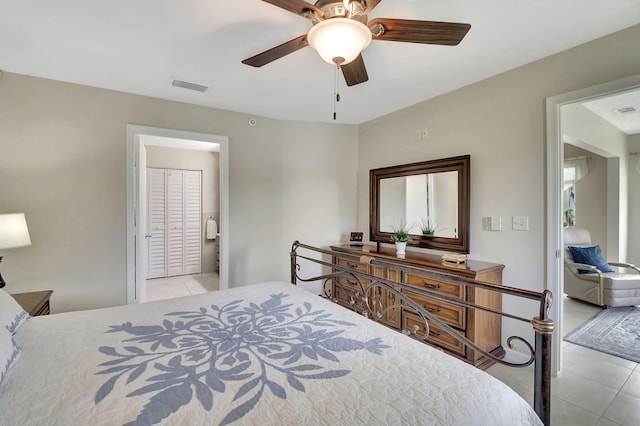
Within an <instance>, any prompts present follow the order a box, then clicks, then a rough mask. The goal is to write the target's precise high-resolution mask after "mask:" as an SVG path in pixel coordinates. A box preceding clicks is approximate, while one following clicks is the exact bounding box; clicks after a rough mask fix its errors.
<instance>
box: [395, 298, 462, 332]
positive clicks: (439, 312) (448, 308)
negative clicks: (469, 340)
mask: <svg viewBox="0 0 640 426" xmlns="http://www.w3.org/2000/svg"><path fill="white" fill-rule="evenodd" d="M403 293H404V294H405V295H406V296H407V297H408V298H409V299H411V301H412V302H413V303H415V304H416V305H418V306H419V307H421V308H422V309H425V310H426V311H427V312H429V313H431V314H433V315H434V316H437V317H438V318H440V319H442V321H443V322H445V323H447V324H449V325H451V326H453V327H457V328H460V329H462V330H465V329H466V327H467V315H466V312H467V310H466V308H465V307H464V306H457V305H454V304H452V303H447V302H443V301H441V300H435V299H433V298H431V297H428V296H423V295H421V294H417V293H414V292H411V291H406V290H405V291H403ZM408 312H413V311H412V310H411V309H409V310H408Z"/></svg>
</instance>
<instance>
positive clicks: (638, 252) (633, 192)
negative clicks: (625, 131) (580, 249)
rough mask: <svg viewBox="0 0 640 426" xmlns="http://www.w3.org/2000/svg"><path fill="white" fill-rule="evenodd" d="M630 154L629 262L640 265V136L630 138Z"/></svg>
mask: <svg viewBox="0 0 640 426" xmlns="http://www.w3.org/2000/svg"><path fill="white" fill-rule="evenodd" d="M628 141H629V152H632V153H634V154H633V155H630V156H629V167H628V170H629V252H628V255H627V261H628V262H630V263H633V264H634V265H640V134H637V135H631V136H629V137H628Z"/></svg>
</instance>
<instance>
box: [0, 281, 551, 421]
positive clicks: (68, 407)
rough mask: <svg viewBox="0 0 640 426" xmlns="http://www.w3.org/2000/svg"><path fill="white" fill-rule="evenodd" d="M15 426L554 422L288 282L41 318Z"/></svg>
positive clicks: (4, 389) (11, 393)
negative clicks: (545, 420)
mask: <svg viewBox="0 0 640 426" xmlns="http://www.w3.org/2000/svg"><path fill="white" fill-rule="evenodd" d="M15 337H16V342H17V343H18V345H19V346H20V347H21V348H22V350H23V352H22V357H21V359H20V360H19V361H18V363H17V365H16V366H15V367H14V368H13V369H11V370H10V371H9V373H8V374H7V376H6V377H5V380H4V382H3V383H2V384H1V385H0V424H2V425H20V426H24V425H61V426H63V425H64V426H68V425H124V424H137V425H147V424H167V425H204V424H224V423H231V424H260V425H263V424H277V425H282V424H287V425H309V424H327V425H338V424H342V425H355V424H367V425H372V424H379V425H399V424H423V425H508V426H513V425H529V424H535V425H539V424H541V423H540V421H539V419H538V418H537V416H536V414H535V413H534V412H533V410H532V409H531V408H530V407H529V405H528V404H527V403H526V402H525V401H524V400H523V399H521V398H520V397H519V396H518V395H517V394H516V393H515V392H513V391H511V389H509V388H508V387H507V386H506V385H504V384H503V383H501V382H500V381H498V380H496V379H494V378H493V377H491V376H490V375H488V374H486V373H484V372H482V371H480V370H478V369H476V368H474V367H472V366H470V365H467V364H465V363H463V362H461V361H459V360H457V359H454V358H452V357H450V356H448V355H446V354H444V353H442V352H440V351H438V350H435V349H433V348H430V347H428V346H426V345H424V344H422V343H419V342H416V341H414V340H412V339H410V338H408V337H406V336H403V335H402V334H400V333H397V332H394V331H392V330H390V329H387V328H386V327H384V326H382V325H379V324H377V323H374V322H373V321H370V320H367V319H365V318H362V317H360V316H358V315H356V314H354V313H353V312H350V311H348V310H346V309H344V308H342V307H340V306H338V305H335V304H333V303H331V302H328V301H326V300H323V299H322V298H320V297H318V296H315V295H313V294H310V293H308V292H306V291H304V290H302V289H299V288H296V287H295V286H293V285H291V284H286V283H264V284H257V285H253V286H247V287H241V288H235V289H231V290H227V291H223V292H214V293H208V294H205V295H200V296H191V297H184V298H180V299H174V300H167V301H160V302H153V303H147V304H142V305H133V306H122V307H115V308H108V309H100V310H94V311H83V312H72V313H65V314H57V315H51V316H48V317H35V318H31V319H29V320H28V321H27V322H26V323H25V324H23V325H22V327H21V328H20V329H19V330H18V333H17V334H16V336H15Z"/></svg>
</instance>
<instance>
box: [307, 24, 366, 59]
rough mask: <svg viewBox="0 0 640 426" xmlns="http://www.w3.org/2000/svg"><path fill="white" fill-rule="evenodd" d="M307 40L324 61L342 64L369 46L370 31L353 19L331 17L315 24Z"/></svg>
mask: <svg viewBox="0 0 640 426" xmlns="http://www.w3.org/2000/svg"><path fill="white" fill-rule="evenodd" d="M307 40H308V41H309V44H310V45H311V47H313V48H314V49H315V50H316V51H317V52H318V54H319V55H320V57H321V58H322V59H324V60H325V61H326V62H328V63H330V64H338V65H344V64H348V63H349V62H351V61H353V60H354V59H355V58H357V57H358V55H359V54H360V52H362V51H363V50H364V49H365V48H366V47H367V46H369V43H371V31H370V30H369V28H367V26H366V25H364V24H363V23H362V22H359V21H355V20H353V19H348V18H331V19H327V20H326V21H322V22H319V23H317V24H315V25H314V26H313V27H312V28H311V30H309V34H308V35H307Z"/></svg>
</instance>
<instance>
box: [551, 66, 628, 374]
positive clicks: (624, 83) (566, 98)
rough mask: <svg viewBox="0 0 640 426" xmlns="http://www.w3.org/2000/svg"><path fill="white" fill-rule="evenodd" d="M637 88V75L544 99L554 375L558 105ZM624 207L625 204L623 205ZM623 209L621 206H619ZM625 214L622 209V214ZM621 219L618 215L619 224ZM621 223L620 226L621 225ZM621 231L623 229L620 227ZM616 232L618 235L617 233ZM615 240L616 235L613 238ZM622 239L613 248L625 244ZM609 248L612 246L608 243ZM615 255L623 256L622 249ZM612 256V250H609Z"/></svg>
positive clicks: (559, 257)
mask: <svg viewBox="0 0 640 426" xmlns="http://www.w3.org/2000/svg"><path fill="white" fill-rule="evenodd" d="M637 88H640V75H636V76H632V77H628V78H625V79H621V80H616V81H613V82H609V83H605V84H601V85H598V86H593V87H589V88H586V89H581V90H577V91H574V92H570V93H565V94H562V95H558V96H553V97H550V98H547V100H546V119H547V120H546V121H547V129H546V134H547V146H546V147H547V152H546V156H547V158H546V166H547V167H546V193H547V195H546V197H547V199H546V204H547V207H546V241H547V242H546V254H545V264H546V283H547V285H546V287H547V288H548V289H549V290H551V291H552V293H553V294H554V296H555V297H554V299H555V300H554V304H553V305H552V306H551V311H550V314H551V318H552V319H553V321H554V323H555V325H556V327H555V328H556V330H557V331H556V333H554V334H553V353H552V372H553V374H554V375H557V374H558V373H560V371H561V369H562V350H561V348H562V346H561V345H562V332H561V330H562V329H563V324H562V318H563V313H564V309H563V304H562V300H563V297H562V295H563V240H562V229H563V216H562V187H563V180H564V179H563V164H564V152H563V144H564V138H565V136H564V135H563V132H562V118H561V108H562V107H563V106H567V105H571V104H575V103H579V102H585V101H587V100H594V99H599V98H604V97H607V96H611V95H613V94H618V93H622V92H626V91H629V90H633V89H637ZM623 207H626V206H623ZM621 210H624V209H621ZM624 214H625V215H626V212H625V213H624ZM622 219H624V218H623V217H622V215H621V224H622V221H623V220H622ZM623 226H624V225H623ZM621 230H622V232H624V231H625V228H624V227H622V228H621ZM618 235H620V234H618ZM616 241H617V237H616ZM625 243H626V240H625V239H624V238H623V241H622V242H621V243H620V244H619V245H618V244H615V246H616V247H623V246H625ZM611 247H614V245H613V244H611ZM620 251H622V252H623V253H618V250H617V249H616V250H615V252H616V253H615V254H617V255H620V256H622V257H624V256H625V255H626V252H624V249H623V250H620ZM612 255H614V253H612Z"/></svg>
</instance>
